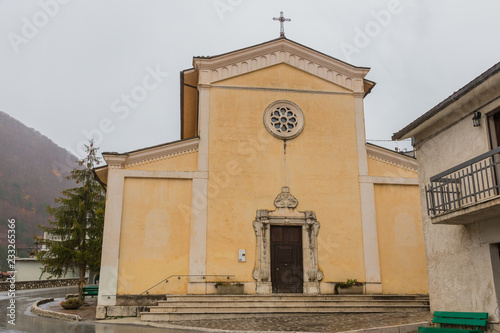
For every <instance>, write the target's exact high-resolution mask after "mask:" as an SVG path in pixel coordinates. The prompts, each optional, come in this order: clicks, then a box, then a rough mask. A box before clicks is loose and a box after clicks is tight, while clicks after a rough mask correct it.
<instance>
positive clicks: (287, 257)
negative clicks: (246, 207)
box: [271, 225, 304, 293]
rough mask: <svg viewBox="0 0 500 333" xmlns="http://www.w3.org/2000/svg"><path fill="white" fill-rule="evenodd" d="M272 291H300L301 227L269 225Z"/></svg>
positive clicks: (301, 276)
mask: <svg viewBox="0 0 500 333" xmlns="http://www.w3.org/2000/svg"><path fill="white" fill-rule="evenodd" d="M271 283H272V289H273V293H302V292H303V285H304V274H303V260H302V227H300V226H299V227H295V226H275V225H271Z"/></svg>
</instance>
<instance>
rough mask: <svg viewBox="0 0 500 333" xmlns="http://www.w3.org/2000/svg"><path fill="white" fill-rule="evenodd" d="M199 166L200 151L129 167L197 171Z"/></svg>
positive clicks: (133, 168) (134, 168)
mask: <svg viewBox="0 0 500 333" xmlns="http://www.w3.org/2000/svg"><path fill="white" fill-rule="evenodd" d="M197 167H198V152H192V153H187V154H184V155H178V156H173V157H170V158H165V159H163V160H160V161H154V162H148V163H145V164H142V165H136V166H132V167H128V168H127V169H128V170H165V171H196V169H197Z"/></svg>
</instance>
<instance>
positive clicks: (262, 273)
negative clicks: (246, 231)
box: [252, 186, 323, 295]
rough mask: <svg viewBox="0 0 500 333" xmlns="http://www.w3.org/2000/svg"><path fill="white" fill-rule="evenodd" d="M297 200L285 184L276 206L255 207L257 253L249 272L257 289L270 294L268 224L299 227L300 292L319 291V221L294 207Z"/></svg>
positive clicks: (269, 227)
mask: <svg viewBox="0 0 500 333" xmlns="http://www.w3.org/2000/svg"><path fill="white" fill-rule="evenodd" d="M298 204H299V202H298V201H297V199H296V198H295V197H294V196H293V195H291V194H290V189H289V188H288V187H286V186H284V187H283V188H282V189H281V193H280V194H278V196H277V197H276V199H275V200H274V206H275V207H276V210H273V211H269V210H267V209H262V210H258V211H257V214H256V217H255V221H253V228H254V231H255V237H256V245H257V256H256V260H255V268H254V270H253V272H252V276H253V278H254V279H255V284H256V293H257V294H259V295H270V294H272V281H271V225H279V226H300V227H302V260H303V262H302V270H303V277H302V279H303V293H304V294H306V295H318V294H319V293H320V281H321V280H322V279H323V272H322V271H321V270H320V269H319V267H318V233H319V229H320V223H319V222H318V220H317V219H316V214H315V213H314V212H313V211H305V212H300V211H298V210H296V207H297V206H298Z"/></svg>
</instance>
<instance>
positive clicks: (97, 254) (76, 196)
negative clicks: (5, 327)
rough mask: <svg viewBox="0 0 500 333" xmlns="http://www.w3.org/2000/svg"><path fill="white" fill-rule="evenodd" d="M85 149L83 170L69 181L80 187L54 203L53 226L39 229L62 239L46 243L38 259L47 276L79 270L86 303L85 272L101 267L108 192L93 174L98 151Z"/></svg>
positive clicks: (73, 173) (49, 209)
mask: <svg viewBox="0 0 500 333" xmlns="http://www.w3.org/2000/svg"><path fill="white" fill-rule="evenodd" d="M85 147H86V152H87V156H86V157H85V158H83V159H81V160H79V161H78V164H79V167H77V168H75V169H73V171H71V174H70V175H69V176H68V177H66V179H67V180H72V181H74V182H75V183H76V184H77V185H79V187H75V188H70V189H67V190H64V191H62V192H61V196H60V197H59V198H56V199H54V202H55V203H56V206H55V207H50V206H48V207H47V212H48V213H49V214H50V215H51V216H52V217H53V220H51V219H49V226H48V227H44V226H40V225H39V228H40V229H42V230H43V231H46V232H48V233H49V234H51V235H53V236H59V237H60V240H58V239H55V240H50V239H44V240H42V241H41V242H40V244H45V245H46V246H47V247H48V250H47V251H39V252H38V253H37V255H36V257H37V259H38V260H39V261H40V262H41V263H42V264H43V266H44V272H47V273H49V274H51V275H52V276H55V277H58V278H60V277H61V276H64V275H65V274H66V273H67V272H68V270H70V271H74V270H75V269H79V271H80V278H79V292H78V299H79V300H82V288H83V284H84V279H85V271H86V270H91V271H98V270H99V268H100V265H101V251H102V234H103V228H104V204H105V196H104V191H103V189H102V187H101V186H100V185H99V183H98V182H97V181H96V179H95V178H94V173H93V170H92V169H93V168H94V166H96V165H97V164H98V163H99V157H97V155H96V154H97V148H95V147H94V142H93V141H92V140H91V141H90V142H89V145H88V146H87V145H86V146H85Z"/></svg>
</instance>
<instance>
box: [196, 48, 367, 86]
mask: <svg viewBox="0 0 500 333" xmlns="http://www.w3.org/2000/svg"><path fill="white" fill-rule="evenodd" d="M281 63H285V64H288V65H290V66H293V67H295V68H298V69H300V70H302V71H305V72H308V73H310V74H313V75H315V76H317V77H320V78H322V79H324V80H327V81H330V82H332V83H335V84H337V85H340V86H341V87H344V88H346V89H349V90H351V91H355V92H360V93H364V92H365V91H364V81H363V79H364V77H365V76H366V74H367V73H368V71H369V69H368V68H356V67H353V66H351V65H348V64H346V63H343V62H341V61H339V60H335V59H333V58H330V57H328V56H326V55H323V54H321V53H319V52H316V51H314V50H311V49H308V48H305V47H302V46H300V45H297V44H295V43H292V42H290V41H287V40H278V41H275V42H272V43H269V44H265V45H259V46H256V47H254V48H250V49H245V50H240V51H235V52H232V53H228V54H225V55H221V56H218V57H215V58H194V60H193V65H194V67H195V68H196V69H197V70H198V71H199V72H200V84H211V83H213V82H217V81H221V80H225V79H229V78H232V77H235V76H238V75H241V74H246V73H250V72H253V71H256V70H259V69H263V68H266V67H270V66H274V65H277V64H281Z"/></svg>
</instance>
